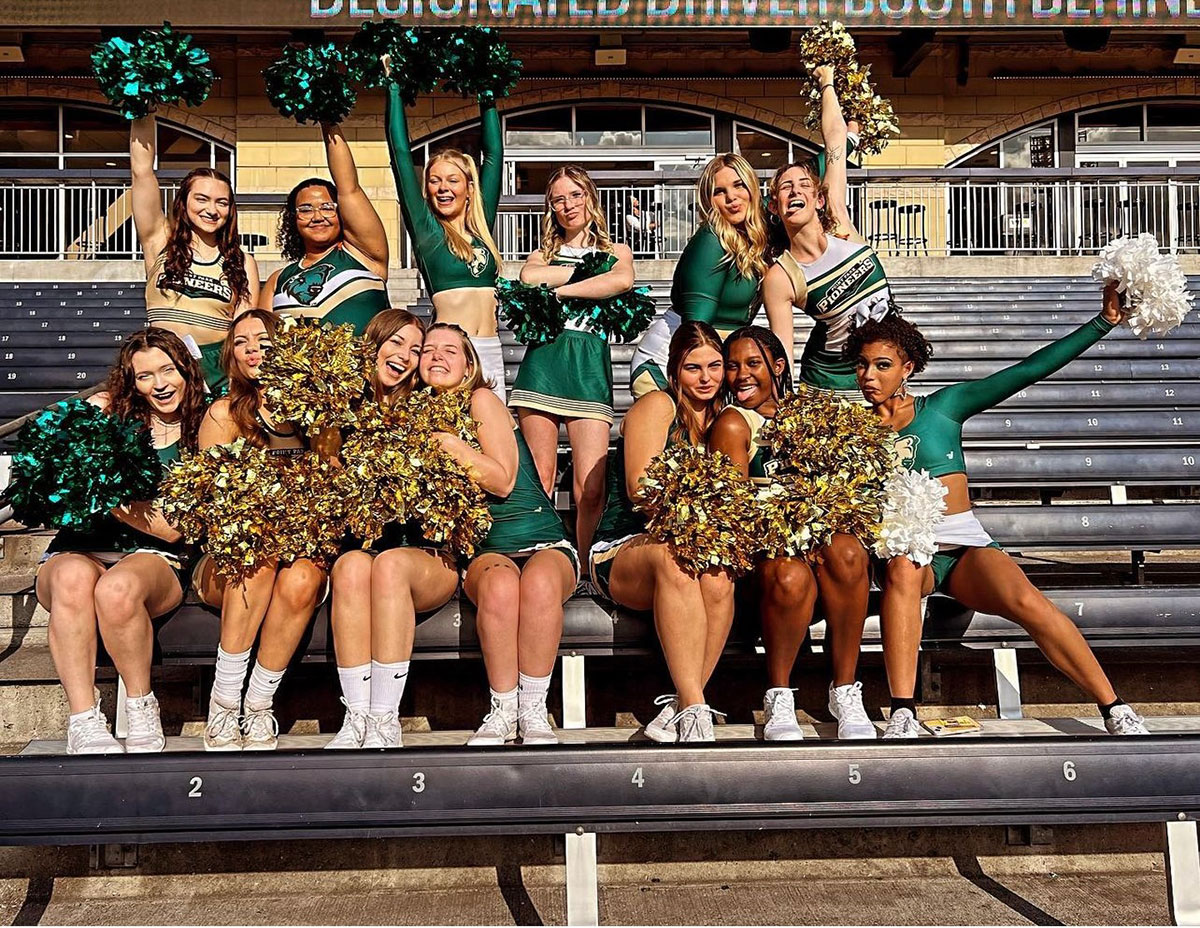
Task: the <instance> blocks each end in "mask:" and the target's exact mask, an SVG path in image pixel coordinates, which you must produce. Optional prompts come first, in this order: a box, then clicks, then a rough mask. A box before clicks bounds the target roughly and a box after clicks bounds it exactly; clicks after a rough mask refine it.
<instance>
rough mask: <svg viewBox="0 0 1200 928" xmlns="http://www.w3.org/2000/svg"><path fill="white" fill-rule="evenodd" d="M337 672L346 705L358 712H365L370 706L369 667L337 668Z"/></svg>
mask: <svg viewBox="0 0 1200 928" xmlns="http://www.w3.org/2000/svg"><path fill="white" fill-rule="evenodd" d="M337 670H338V679H339V680H340V681H341V683H342V695H343V696H345V697H346V705H347V706H348V707H349V708H351V709H354V710H356V711H358V712H366V711H367V709H368V708H369V707H370V705H371V665H370V664H359V665H358V666H357V667H339V668H338V669H337Z"/></svg>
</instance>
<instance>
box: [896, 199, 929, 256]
mask: <svg viewBox="0 0 1200 928" xmlns="http://www.w3.org/2000/svg"><path fill="white" fill-rule="evenodd" d="M897 212H898V213H899V216H900V234H899V236H898V238H897V239H896V250H897V251H899V250H900V249H901V248H903V249H904V253H905V254H906V255H913V256H914V257H915V256H916V254H917V249H918V248H920V249H922V250H923V251H924V252H925V256H926V257H929V238H928V236H927V235H926V234H925V204H924V203H905V204H904V205H903V206H901V207H900V208H899V209H898V210H897Z"/></svg>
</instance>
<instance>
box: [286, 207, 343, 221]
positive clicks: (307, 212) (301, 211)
mask: <svg viewBox="0 0 1200 928" xmlns="http://www.w3.org/2000/svg"><path fill="white" fill-rule="evenodd" d="M318 211H320V213H321V215H322V216H336V215H337V204H336V203H322V204H320V205H319V206H313V205H312V204H310V203H301V204H300V205H299V206H297V207H296V215H297V216H302V217H304V218H305V219H306V220H308V221H310V222H311V221H312V218H313V216H315V215H316V214H317V212H318Z"/></svg>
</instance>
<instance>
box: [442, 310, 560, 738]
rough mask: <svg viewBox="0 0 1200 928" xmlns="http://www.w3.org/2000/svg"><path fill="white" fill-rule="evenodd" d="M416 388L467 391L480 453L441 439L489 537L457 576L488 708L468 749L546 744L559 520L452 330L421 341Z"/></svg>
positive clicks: (555, 637)
mask: <svg viewBox="0 0 1200 928" xmlns="http://www.w3.org/2000/svg"><path fill="white" fill-rule="evenodd" d="M420 371H421V381H422V382H423V383H425V384H428V385H429V386H430V387H432V388H433V389H434V390H439V391H440V390H470V391H471V415H472V416H474V418H475V421H476V422H477V423H478V424H479V444H480V448H481V449H482V450H481V451H476V450H474V449H473V448H472V447H471V446H470V445H468V444H467V443H466V442H464V441H463V440H462V439H461V438H458V437H457V436H454V435H448V434H443V436H442V444H443V447H445V449H446V450H447V451H448V452H449V453H450V454H451V455H453V456H454V457H455V458H457V459H458V460H459V461H461V462H462V463H464V464H467V465H469V466H470V467H471V468H472V470H474V471H475V472H476V474H477V479H478V481H479V484H480V486H482V487H483V489H484V490H486V491H487V493H488V509H489V510H490V511H491V515H492V528H491V531H490V532H489V533H488V536H487V537H486V538H485V539H484V540H483V543H482V544H480V545H479V547H478V548H477V549H476V551H475V556H474V558H473V559H472V560H471V562H470V563H469V564H468V565H467V567H466V570H465V572H464V574H463V592H464V593H466V595H467V596H468V597H469V598H470V600H471V602H473V603H474V604H475V627H476V630H477V632H478V634H479V646H480V648H481V649H482V650H483V663H484V667H485V668H486V670H487V678H488V686H489V688H490V698H491V708H490V711H489V712H488V714H487V715H486V716H484V719H483V724H482V725H480V727H479V730H478V731H476V732H475V734H474V735H472V736H471V738H470V740H469V741H468V742H467V743H468V744H470V745H472V746H483V745H501V744H504V743H505V742H508V741H512V740H513V739H514V738H516V737H517V735H518V734H519V735H520V736H521V738H522V740H523V742H524V743H525V744H527V745H534V744H554V743H556V742H557V740H558V739H557V737H556V736H555V734H554V730H553V729H552V728H551V727H550V722H549V719H548V718H547V712H546V695H547V693H548V692H549V689H550V676H551V674H552V672H553V671H554V661H555V658H556V657H557V656H558V643H559V640H560V639H561V638H562V625H563V603H565V602H566V601H567V598H568V597H570V595H571V593H572V591H573V590H574V589H575V584H576V583H577V582H578V580H579V562H578V557H577V555H576V553H575V549H574V547H573V546H572V545H571V543H570V542H569V541H567V538H566V533H565V531H564V530H563V524H562V519H560V518H559V517H558V513H557V512H555V510H554V505H553V504H552V503H551V502H550V497H549V496H547V495H546V491H545V489H544V488H543V487H542V482H541V479H540V478H539V477H538V472H537V468H536V467H535V466H534V463H533V456H532V455H531V454H530V453H529V447H528V445H526V444H525V439H524V438H522V437H521V432H520V430H519V429H518V428H517V427H516V423H515V422H514V421H513V418H512V416H511V415H510V414H509V413H508V411H507V410H506V409H505V408H504V406H503V404H501V403H498V402H497V401H496V400H495V399H494V398H493V397H491V396H489V395H488V390H489V389H490V386H491V385H490V384H489V383H488V382H487V381H486V380H485V379H484V377H483V371H482V369H481V365H480V362H479V358H478V357H477V356H476V354H475V351H474V347H473V343H472V342H471V340H470V339H469V338H468V337H467V335H466V333H464V332H463V331H462V330H461V329H460V328H459V327H458V326H455V325H448V324H446V323H437V324H435V325H432V326H430V327H429V331H428V332H426V333H425V344H424V345H423V346H422V348H421V367H420Z"/></svg>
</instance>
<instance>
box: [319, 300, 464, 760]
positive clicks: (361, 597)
mask: <svg viewBox="0 0 1200 928" xmlns="http://www.w3.org/2000/svg"><path fill="white" fill-rule="evenodd" d="M424 337H425V324H424V323H423V322H422V321H421V320H420V319H418V318H417V317H416V316H414V315H413V314H412V313H410V312H408V311H407V310H404V309H387V310H384V311H383V312H382V313H380V314H379V315H378V316H376V317H375V318H374V319H372V320H371V322H370V324H369V325H368V326H367V332H366V339H367V341H368V342H369V343H370V345H371V346H372V348H373V349H374V351H375V373H374V376H373V378H372V387H373V389H374V393H375V399H376V401H377V402H379V403H382V404H384V405H391V404H393V403H402V402H403V401H404V400H405V398H407V397H408V395H409V394H410V393H411V392H412V389H413V387H414V386H415V385H416V382H417V366H418V364H419V363H420V359H421V343H422V341H423V340H424ZM332 579H333V608H332V610H331V612H330V621H331V624H332V627H333V648H334V653H335V654H336V655H337V666H338V680H339V681H340V683H341V687H342V702H343V703H344V704H345V706H346V716H345V720H344V721H343V722H342V727H341V730H340V731H338V733H337V734H336V735H334V737H333V739H332V740H331V741H330V742H329V743H328V744H326V745H325V747H327V748H331V749H338V748H364V747H365V748H398V747H400V746H401V735H400V700H401V699H402V698H403V696H404V686H405V684H406V683H407V682H408V664H409V658H410V657H412V648H413V635H414V633H415V631H416V622H417V613H418V612H431V611H433V610H434V609H438V608H440V607H441V606H443V605H445V603H446V602H447V601H448V600H449V599H450V597H451V596H453V595H454V591H455V590H457V589H458V570H457V567H456V564H455V561H454V558H453V556H452V555H451V554H449V553H448V552H446V551H443V550H440V549H438V548H437V547H436V546H435V545H433V543H431V542H429V541H426V540H424V539H423V538H422V537H421V534H420V532H419V531H417V530H414V528H413V526H411V525H410V524H406V523H394V524H392V525H390V526H388V528H387V529H386V530H385V532H384V534H383V537H382V538H380V539H379V540H378V541H376V542H375V543H374V544H373V545H371V547H370V548H369V549H366V550H352V551H347V552H346V553H345V554H343V555H342V556H341V557H339V558H338V559H337V561H336V563H334V565H333V572H332Z"/></svg>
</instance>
